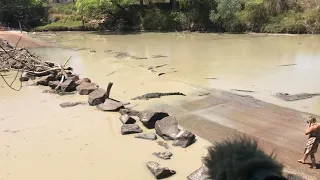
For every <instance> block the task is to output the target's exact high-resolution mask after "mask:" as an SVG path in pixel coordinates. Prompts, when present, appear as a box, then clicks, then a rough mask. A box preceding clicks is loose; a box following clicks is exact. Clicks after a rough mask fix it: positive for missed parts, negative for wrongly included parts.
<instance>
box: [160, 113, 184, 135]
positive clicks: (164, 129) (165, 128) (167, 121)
mask: <svg viewBox="0 0 320 180" xmlns="http://www.w3.org/2000/svg"><path fill="white" fill-rule="evenodd" d="M155 129H156V133H157V134H158V135H159V136H161V137H162V138H163V139H165V140H174V139H175V137H176V136H177V135H178V134H179V132H180V129H179V127H178V121H177V120H176V118H175V117H174V116H167V117H165V118H163V119H162V120H160V121H157V122H156V124H155Z"/></svg>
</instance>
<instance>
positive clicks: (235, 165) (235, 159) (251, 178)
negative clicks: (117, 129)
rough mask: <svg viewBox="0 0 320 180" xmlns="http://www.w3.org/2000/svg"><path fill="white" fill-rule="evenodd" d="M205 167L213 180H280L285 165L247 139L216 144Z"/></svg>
mask: <svg viewBox="0 0 320 180" xmlns="http://www.w3.org/2000/svg"><path fill="white" fill-rule="evenodd" d="M208 151H209V154H208V156H207V157H205V158H204V164H205V166H206V167H207V168H208V170H209V174H208V175H209V178H210V179H212V180H235V179H236V180H271V179H272V180H278V179H279V180H280V179H286V178H284V177H283V176H282V175H281V174H282V170H283V165H282V164H280V163H278V162H277V161H276V160H275V157H274V156H273V153H272V154H271V155H267V154H265V153H264V152H263V151H262V150H260V149H259V148H258V145H257V142H256V141H254V140H251V139H249V138H248V137H240V138H235V139H234V140H227V141H223V142H220V143H216V144H215V145H214V146H212V147H210V148H208Z"/></svg>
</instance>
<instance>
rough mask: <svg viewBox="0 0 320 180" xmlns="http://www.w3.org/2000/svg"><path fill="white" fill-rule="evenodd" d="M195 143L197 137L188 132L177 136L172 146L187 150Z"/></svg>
mask: <svg viewBox="0 0 320 180" xmlns="http://www.w3.org/2000/svg"><path fill="white" fill-rule="evenodd" d="M195 141H196V136H195V135H194V134H193V133H192V132H190V131H187V130H186V131H183V132H182V133H179V134H178V135H177V137H176V138H175V140H174V141H173V143H172V145H173V146H181V147H183V148H186V147H188V146H189V145H191V144H192V143H194V142H195Z"/></svg>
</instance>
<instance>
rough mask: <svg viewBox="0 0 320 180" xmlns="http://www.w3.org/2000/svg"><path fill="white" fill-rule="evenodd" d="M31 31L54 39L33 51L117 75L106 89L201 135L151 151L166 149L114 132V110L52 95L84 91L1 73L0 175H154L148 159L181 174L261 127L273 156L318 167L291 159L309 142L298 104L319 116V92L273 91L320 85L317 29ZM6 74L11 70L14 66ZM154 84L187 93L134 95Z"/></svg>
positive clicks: (97, 77)
mask: <svg viewBox="0 0 320 180" xmlns="http://www.w3.org/2000/svg"><path fill="white" fill-rule="evenodd" d="M30 35H31V36H32V37H35V38H37V39H41V40H45V41H47V42H51V43H53V44H54V47H42V48H31V49H30V51H32V52H34V53H36V54H37V55H38V56H40V57H42V58H43V59H45V60H48V61H55V62H59V63H64V62H65V60H66V59H68V57H69V56H71V59H70V61H69V66H71V67H73V68H74V72H76V73H78V74H79V75H80V76H81V77H89V78H90V79H91V80H92V81H93V82H95V83H97V84H99V85H100V87H102V88H105V87H106V86H107V85H108V83H109V82H113V83H114V85H113V87H112V90H111V97H112V98H115V99H118V100H121V101H124V102H125V101H130V102H131V104H132V105H133V106H136V109H138V110H142V109H145V108H157V109H164V110H166V111H167V112H169V113H170V114H171V115H175V116H177V117H178V121H179V123H180V124H181V125H182V126H183V127H184V128H186V129H189V130H191V131H192V132H194V133H195V134H196V135H198V137H197V139H198V140H197V142H196V143H195V144H194V145H191V146H190V147H188V148H186V149H183V148H175V147H172V146H171V145H170V142H169V145H170V149H169V150H168V151H171V152H172V153H173V154H174V155H173V157H172V159H171V160H167V161H162V160H159V159H157V158H156V157H154V156H153V155H152V153H153V152H162V151H166V149H164V148H163V147H161V146H158V145H157V143H156V142H152V141H144V140H141V139H135V138H133V137H132V136H122V135H121V134H120V127H121V122H120V121H119V120H118V118H119V114H117V113H105V112H101V111H98V110H97V109H96V108H95V107H88V106H77V107H74V108H67V109H62V108H61V107H60V106H59V104H60V103H63V102H66V101H79V100H83V101H86V100H87V97H86V96H79V95H75V96H61V97H59V96H55V95H52V94H43V93H41V91H42V90H43V89H45V87H23V89H22V91H19V92H15V91H12V90H10V89H9V88H6V85H5V84H4V83H3V82H1V83H0V92H1V93H0V100H1V101H0V109H1V117H0V142H1V144H0V145H1V146H0V159H1V161H0V169H2V171H0V180H1V179H5V180H20V179H23V178H24V179H25V178H27V179H35V180H40V179H48V180H49V179H79V180H87V179H119V180H122V179H141V180H149V179H153V178H154V177H153V176H152V174H151V173H150V172H149V170H148V169H147V168H146V165H145V164H146V162H147V161H156V162H159V163H160V164H161V165H163V166H166V167H169V168H172V169H174V170H176V171H177V174H176V175H175V176H172V177H171V178H170V179H172V180H175V179H176V180H180V179H186V176H188V175H189V174H190V173H191V172H193V171H194V170H196V169H197V168H198V167H200V166H201V158H202V157H203V156H204V155H205V154H206V149H205V148H206V147H208V146H209V145H210V143H209V142H215V141H220V140H222V139H225V138H226V137H230V136H231V135H233V134H235V133H246V134H249V135H252V136H254V137H257V138H258V139H259V140H260V141H259V144H260V145H261V147H262V148H263V149H265V150H266V151H267V152H272V151H273V150H276V152H277V153H278V159H279V160H280V161H281V162H283V163H284V164H285V166H286V168H287V169H289V170H290V171H293V172H294V173H296V174H301V176H304V177H305V178H307V179H310V180H313V179H314V180H317V177H320V176H319V175H320V172H319V171H312V170H309V169H308V167H307V166H302V165H300V164H297V163H296V159H298V158H300V156H301V155H302V152H303V148H304V144H305V141H306V137H305V136H304V130H305V127H306V123H305V119H306V118H307V117H308V114H304V113H300V112H298V111H303V112H308V113H312V114H316V115H320V97H313V98H311V99H307V100H301V101H294V102H285V101H282V100H279V99H277V98H275V97H274V96H273V94H275V93H277V92H286V93H290V94H291V93H292V94H293V93H302V92H305V93H319V92H320V83H319V79H320V73H319V72H320V36H311V35H299V36H295V35H263V34H247V35H219V34H201V33H138V34H121V35H119V34H101V33H95V32H56V33H35V34H30ZM156 66H158V67H156ZM8 78H14V74H12V75H9V76H8ZM15 86H18V84H15ZM212 89H217V90H212ZM232 89H241V90H249V91H253V92H238V91H232ZM220 90H225V91H220ZM226 91H231V92H234V93H237V94H240V95H250V96H253V97H255V98H257V99H259V100H262V101H265V102H269V103H272V104H275V105H279V106H275V105H272V104H268V103H263V102H260V101H257V100H256V99H251V98H247V97H244V96H236V95H234V94H228V93H226ZM150 92H182V93H184V94H186V95H187V96H170V97H169V96H168V97H163V98H160V99H152V100H148V101H140V100H137V101H132V100H130V99H132V98H134V97H136V96H139V95H143V94H145V93H150ZM208 93H211V95H210V96H209V95H208ZM199 95H203V96H199ZM283 107H288V108H291V109H295V110H298V111H293V110H290V109H287V108H283ZM139 125H141V124H139ZM141 127H142V125H141ZM282 127H289V128H288V129H282ZM143 130H144V131H145V132H152V130H147V129H145V128H144V129H143ZM203 138H204V139H206V140H204V139H203ZM317 158H318V159H319V158H320V157H319V155H317ZM186 162H187V163H186ZM309 175H310V176H309Z"/></svg>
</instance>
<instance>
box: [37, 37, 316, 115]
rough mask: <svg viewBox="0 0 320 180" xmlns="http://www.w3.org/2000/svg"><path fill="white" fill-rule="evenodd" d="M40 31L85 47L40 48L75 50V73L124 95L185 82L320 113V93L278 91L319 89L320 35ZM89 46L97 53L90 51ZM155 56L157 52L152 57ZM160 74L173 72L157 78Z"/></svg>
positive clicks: (62, 53)
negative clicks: (291, 97)
mask: <svg viewBox="0 0 320 180" xmlns="http://www.w3.org/2000/svg"><path fill="white" fill-rule="evenodd" d="M34 36H35V37H37V38H42V39H45V40H47V41H49V42H55V43H57V44H60V45H63V46H65V47H72V48H75V49H77V48H78V49H77V50H78V51H71V50H68V49H60V48H54V49H53V48H43V49H40V50H39V49H38V50H35V52H36V53H37V54H39V55H40V56H43V57H45V58H48V59H50V60H54V61H57V60H58V61H61V62H63V61H64V60H65V59H66V58H68V56H69V55H71V56H72V60H71V64H70V65H72V66H73V67H74V68H75V70H76V72H79V73H80V74H82V75H84V76H88V77H92V78H94V79H95V80H96V81H99V82H101V83H104V84H107V82H108V81H113V82H114V83H115V84H116V87H119V88H122V89H127V91H126V92H123V93H122V94H121V93H120V92H119V94H121V95H123V96H125V97H127V98H132V96H135V95H140V94H142V93H147V92H157V91H161V90H170V91H183V90H184V89H180V88H179V87H178V85H175V86H173V85H170V84H168V83H170V82H180V83H181V82H184V83H192V84H193V85H199V86H205V87H211V88H217V89H223V90H231V89H242V90H250V91H255V92H254V93H245V94H249V95H252V96H254V97H256V98H258V99H261V100H263V101H266V102H271V103H274V104H278V105H280V106H285V107H290V108H293V109H297V110H300V111H305V112H310V113H314V114H318V115H320V98H319V97H318V98H317V97H315V98H312V99H307V100H301V101H296V102H284V101H281V100H279V99H277V98H275V97H273V96H272V95H273V94H275V93H278V92H286V93H289V94H293V93H302V92H305V93H318V92H320V83H319V81H318V79H319V78H320V73H319V71H320V51H319V49H320V36H310V35H299V36H295V35H269V36H268V35H257V34H248V35H217V34H200V33H143V34H122V35H112V34H98V33H90V32H89V33H88V32H61V33H54V34H48V33H45V34H35V35H34ZM82 48H89V49H82ZM81 49H82V50H81ZM90 49H93V50H95V51H96V52H95V53H92V52H91V53H90ZM113 51H116V52H123V53H128V54H130V55H132V56H134V57H140V58H147V59H136V58H130V57H128V56H124V57H121V58H116V57H115V56H116V55H117V54H115V53H112V52H113ZM154 56H158V57H157V58H152V57H154ZM162 64H167V66H164V67H161V68H159V69H157V70H156V71H157V72H150V71H149V72H148V71H147V68H148V67H149V66H157V65H162ZM110 73H111V74H110ZM159 73H168V74H165V75H163V76H160V77H158V74H159ZM169 80H170V81H169ZM155 82H157V83H156V84H157V85H155ZM164 86H165V87H164ZM136 90H138V91H139V93H138V92H135V91H136Z"/></svg>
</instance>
